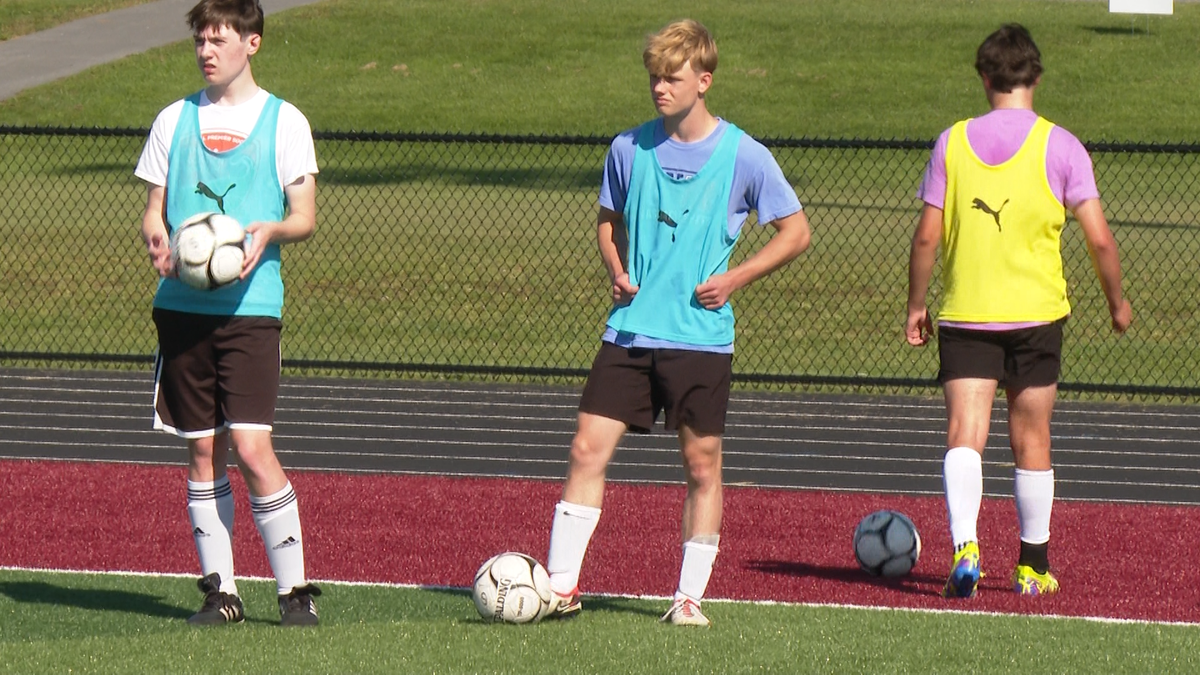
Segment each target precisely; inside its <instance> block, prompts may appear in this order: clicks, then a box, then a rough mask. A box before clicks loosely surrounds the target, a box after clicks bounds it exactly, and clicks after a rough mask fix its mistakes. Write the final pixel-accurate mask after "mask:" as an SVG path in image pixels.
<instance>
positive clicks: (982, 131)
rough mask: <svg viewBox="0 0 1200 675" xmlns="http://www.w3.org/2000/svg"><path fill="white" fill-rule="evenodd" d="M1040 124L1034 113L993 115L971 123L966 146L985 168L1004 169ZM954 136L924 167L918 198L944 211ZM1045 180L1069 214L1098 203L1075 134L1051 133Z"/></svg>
mask: <svg viewBox="0 0 1200 675" xmlns="http://www.w3.org/2000/svg"><path fill="white" fill-rule="evenodd" d="M1036 120H1037V113H1035V112H1034V111H1032V110H1020V109H1017V110H1012V109H1002V110H993V111H991V112H989V113H988V114H986V115H984V116H982V117H976V118H975V119H973V120H971V121H970V122H968V123H967V141H968V142H969V143H970V144H971V149H972V150H974V151H975V154H976V155H977V156H978V157H979V159H981V160H983V161H984V162H985V163H986V164H992V165H996V164H1002V163H1004V162H1006V161H1008V160H1009V159H1010V158H1011V157H1012V156H1013V155H1015V154H1016V153H1017V150H1018V149H1020V147H1021V144H1022V143H1024V142H1025V137H1026V136H1028V135H1029V130H1030V129H1032V128H1033V123H1034V121H1036ZM949 135H950V130H949V129H946V130H945V131H943V132H942V133H941V135H940V136H938V139H937V143H936V144H934V146H933V153H932V154H931V155H930V157H929V164H927V165H926V166H925V177H924V179H923V180H922V181H921V187H920V188H919V189H918V190H917V197H918V198H919V199H921V200H922V201H924V202H925V203H926V204H928V205H930V206H933V207H936V208H939V209H942V208H945V204H946V139H947V138H948V137H949ZM1046 180H1047V181H1048V182H1049V183H1050V190H1051V192H1053V193H1054V196H1055V197H1057V198H1058V201H1059V202H1061V203H1062V204H1063V205H1064V206H1066V207H1067V208H1068V209H1070V210H1072V211H1073V210H1075V207H1077V206H1079V205H1080V204H1082V203H1084V202H1086V201H1087V200H1089V199H1099V197H1100V191H1099V190H1097V189H1096V176H1095V173H1093V171H1092V158H1091V157H1089V156H1088V153H1087V149H1086V148H1084V147H1083V144H1082V143H1080V142H1079V139H1077V138H1075V136H1074V135H1073V134H1071V132H1069V131H1067V130H1066V129H1063V128H1062V127H1059V126H1056V127H1054V129H1053V130H1051V131H1050V140H1049V142H1048V146H1047V148H1046Z"/></svg>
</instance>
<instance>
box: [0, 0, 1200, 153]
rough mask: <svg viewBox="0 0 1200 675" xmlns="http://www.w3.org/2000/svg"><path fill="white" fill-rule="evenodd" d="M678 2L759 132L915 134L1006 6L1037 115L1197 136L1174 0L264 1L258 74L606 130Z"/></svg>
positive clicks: (1081, 128) (329, 111)
mask: <svg viewBox="0 0 1200 675" xmlns="http://www.w3.org/2000/svg"><path fill="white" fill-rule="evenodd" d="M681 16H691V17H694V18H696V19H699V20H701V21H703V22H705V23H706V24H707V25H708V26H709V27H710V28H711V29H712V30H713V32H714V34H715V35H716V38H717V42H718V46H719V47H720V50H721V65H720V67H719V68H718V71H717V78H716V85H715V86H714V88H713V91H712V93H711V94H710V99H709V102H710V106H711V107H712V109H713V110H715V111H717V112H718V113H719V114H721V115H724V116H726V117H728V118H729V119H732V120H735V121H737V122H738V123H739V124H740V125H742V126H743V127H744V128H746V129H747V130H748V131H750V132H751V133H752V134H755V135H758V136H819V137H826V136H833V137H868V138H892V137H906V138H921V139H925V138H931V137H932V136H933V135H935V134H936V133H937V132H938V131H940V130H941V129H942V128H944V127H945V126H947V125H948V124H949V123H950V122H952V121H954V120H955V119H958V118H960V117H964V116H967V115H973V114H979V113H981V112H983V111H984V110H985V108H986V102H985V101H984V98H983V93H982V90H981V88H980V86H979V82H978V78H977V76H976V75H975V73H974V70H973V67H972V64H973V62H974V50H975V48H976V47H977V46H978V44H979V42H980V41H982V39H983V38H984V37H985V36H986V35H987V33H989V32H990V31H991V30H994V29H995V28H996V27H998V26H999V25H1000V24H1001V23H1003V22H1006V21H1020V22H1023V23H1025V24H1026V25H1028V26H1029V27H1030V29H1031V30H1032V31H1033V34H1034V37H1035V39H1036V40H1037V41H1038V43H1039V45H1040V46H1041V48H1042V52H1043V54H1044V60H1045V65H1046V68H1047V72H1046V75H1045V77H1044V82H1043V86H1042V87H1041V89H1040V90H1039V94H1038V105H1039V108H1040V109H1041V110H1042V112H1043V113H1044V114H1046V115H1047V116H1049V117H1050V118H1051V119H1053V120H1055V121H1057V122H1059V123H1060V124H1063V125H1065V126H1067V127H1068V128H1070V129H1073V130H1074V131H1076V132H1077V133H1078V134H1079V135H1080V136H1081V137H1082V138H1084V139H1092V140H1099V139H1136V140H1159V141H1180V140H1190V139H1194V138H1195V129H1194V125H1192V124H1191V122H1190V120H1191V117H1192V112H1193V107H1194V105H1193V98H1194V97H1193V95H1192V92H1194V91H1196V90H1197V89H1198V88H1200V71H1197V70H1196V69H1195V68H1194V67H1193V62H1194V61H1195V58H1196V50H1197V48H1196V43H1195V39H1194V36H1195V35H1196V33H1197V31H1198V29H1200V6H1198V5H1194V4H1190V3H1178V4H1177V6H1176V7H1175V14H1174V15H1173V16H1170V17H1152V18H1148V19H1145V20H1144V23H1143V22H1142V21H1139V22H1136V23H1131V21H1130V18H1129V16H1127V15H1112V14H1109V13H1108V11H1107V5H1106V4H1105V3H1102V2H1061V1H1021V0H989V1H988V2H978V1H973V0H816V1H810V2H794V1H793V0H751V1H749V2H741V3H728V2H724V1H723V0H699V1H695V2H687V3H684V2H679V1H677V0H669V1H666V2H659V3H647V2H640V1H638V0H578V1H576V2H572V3H571V5H570V8H569V9H568V8H566V7H565V6H563V5H562V3H560V2H557V1H556V0H509V1H506V2H475V1H473V0H326V1H325V2H320V3H317V4H314V5H309V6H305V7H300V8H297V9H294V10H289V11H287V12H283V13H280V14H277V15H273V16H272V17H270V18H269V19H268V22H267V29H266V35H265V38H264V43H263V51H262V53H261V54H260V55H259V56H258V57H256V61H255V73H256V75H257V77H258V79H259V81H260V82H261V83H262V84H263V85H264V86H266V87H267V88H269V89H271V90H272V91H274V92H276V93H278V94H280V95H282V96H284V97H285V98H287V99H288V100H291V101H293V102H295V103H296V104H297V105H298V106H299V107H300V109H301V110H304V111H305V112H306V113H307V114H308V115H309V117H310V119H311V121H312V123H313V126H314V128H316V129H321V130H351V129H355V130H377V131H385V130H402V131H464V132H472V131H476V132H492V133H522V134H524V133H532V134H538V133H550V134H557V133H583V134H612V133H615V132H617V131H619V130H621V129H623V128H626V127H629V126H632V125H634V124H636V123H638V122H640V121H642V120H643V119H644V118H646V117H648V116H650V115H652V114H653V110H652V108H651V107H650V106H649V104H648V90H647V81H646V75H645V73H644V71H643V69H642V66H641V58H640V56H641V49H642V46H643V39H644V36H645V35H646V34H647V33H650V32H653V31H654V30H656V29H657V28H659V27H661V26H662V25H663V24H665V23H666V22H668V21H669V20H671V19H675V18H679V17H681ZM1134 26H1137V30H1136V31H1135V30H1132V28H1133V27H1134ZM1146 28H1149V32H1147V30H1146ZM200 82H201V81H200V79H199V77H198V75H197V73H196V68H195V64H194V62H193V58H192V53H191V49H190V47H189V45H188V43H187V42H186V41H184V42H180V43H177V44H174V45H171V46H169V47H164V48H161V49H155V50H152V51H150V52H148V53H146V54H142V55H138V56H133V57H130V58H127V59H124V60H122V61H120V62H118V63H115V64H109V65H104V66H98V67H96V68H94V69H92V70H90V71H88V72H86V73H83V74H80V75H77V76H75V77H71V78H67V79H65V80H62V81H60V82H57V83H53V84H49V85H46V86H43V87H40V88H38V89H35V90H32V91H30V92H26V93H23V94H22V95H20V96H18V97H16V98H15V99H13V100H10V101H5V102H2V103H0V124H61V125H70V126H87V127H90V126H120V127H144V126H147V125H149V123H150V121H151V120H152V119H153V117H154V115H155V113H156V112H157V111H158V110H159V109H160V108H162V107H163V106H164V105H166V104H167V103H169V102H170V101H172V100H173V99H175V98H178V97H180V96H182V95H185V94H187V93H190V92H191V91H193V90H195V89H198V88H199V85H200ZM68 102H69V103H68Z"/></svg>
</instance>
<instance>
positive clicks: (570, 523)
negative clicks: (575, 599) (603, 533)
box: [546, 501, 600, 595]
mask: <svg viewBox="0 0 1200 675" xmlns="http://www.w3.org/2000/svg"><path fill="white" fill-rule="evenodd" d="M599 522H600V509H598V508H595V507H593V506H582V505H580V504H570V503H568V502H563V501H560V502H559V503H558V504H556V505H555V506H554V523H553V524H552V525H551V526H550V554H549V555H548V556H547V557H546V571H547V572H549V573H550V588H551V590H553V591H554V592H555V593H558V594H559V595H569V594H570V593H572V592H573V591H575V590H577V589H578V587H579V570H580V568H582V567H583V556H584V554H585V553H587V547H588V543H590V542H591V540H592V533H593V532H595V531H596V524H597V523H599Z"/></svg>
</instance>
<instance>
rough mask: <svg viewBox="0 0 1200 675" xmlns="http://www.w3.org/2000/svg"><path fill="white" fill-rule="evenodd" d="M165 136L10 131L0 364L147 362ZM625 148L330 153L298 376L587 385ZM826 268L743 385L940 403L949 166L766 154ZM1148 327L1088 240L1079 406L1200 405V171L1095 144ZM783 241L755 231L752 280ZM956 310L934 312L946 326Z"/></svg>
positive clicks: (746, 335)
mask: <svg viewBox="0 0 1200 675" xmlns="http://www.w3.org/2000/svg"><path fill="white" fill-rule="evenodd" d="M145 136H146V131H145V130H139V129H104V130H81V129H48V128H0V232H3V244H2V248H0V296H2V298H3V304H2V306H0V362H9V363H14V362H29V361H50V362H61V361H68V362H70V361H92V362H107V363H119V362H132V363H139V362H147V361H148V360H149V359H150V355H151V354H152V352H153V349H154V343H155V335H154V329H153V325H152V323H151V321H150V302H151V299H152V297H153V292H154V285H155V275H154V271H153V269H152V268H151V267H150V265H149V263H148V260H147V257H146V253H145V249H144V246H143V245H142V243H141V240H140V237H139V228H138V223H139V222H140V217H141V210H142V207H143V205H144V199H145V188H144V186H143V185H142V184H141V182H140V181H138V180H137V179H136V178H134V176H133V174H132V172H133V167H134V165H135V163H136V161H137V157H138V154H139V153H140V150H141V146H142V143H143V141H144V139H145ZM608 142H609V139H608V138H601V137H581V138H575V137H571V138H547V137H500V136H481V135H436V134H354V133H320V134H317V156H318V161H319V163H320V165H321V173H320V176H319V177H318V193H317V208H318V225H317V233H316V234H315V235H314V237H313V238H312V239H311V240H309V241H307V242H304V243H303V244H299V245H294V246H289V247H285V249H284V277H285V280H286V283H287V286H288V295H287V304H286V306H285V309H284V325H285V329H284V331H285V332H284V357H285V366H288V367H293V368H304V369H320V370H331V371H360V372H361V371H364V370H366V371H371V370H374V371H388V372H405V373H415V374H448V373H449V374H454V373H457V374H466V375H468V376H485V377H486V376H497V375H499V376H509V375H516V376H528V377H533V378H538V377H553V378H558V377H568V378H570V377H576V376H580V375H583V374H585V373H586V369H587V368H588V366H589V365H590V363H591V358H592V357H593V356H594V354H595V351H596V348H597V346H598V340H599V335H600V333H601V331H602V329H603V324H604V319H605V316H606V313H607V309H608V284H607V280H606V277H605V274H604V272H603V269H602V266H601V264H600V262H599V256H598V253H597V249H596V244H595V229H594V222H595V214H596V211H597V206H596V194H597V191H598V186H599V184H600V174H601V168H602V164H603V160H604V154H605V151H606V150H607V146H608ZM764 142H765V144H766V145H767V146H768V147H770V148H771V149H772V151H773V152H774V154H775V156H776V158H777V159H778V161H779V163H780V165H781V166H782V168H783V171H784V173H785V175H787V177H788V179H789V180H790V181H791V182H792V184H793V185H794V186H795V188H796V192H797V194H798V195H799V196H800V199H801V201H802V202H803V203H804V205H805V208H806V211H807V213H808V216H809V219H810V221H811V223H812V226H813V244H812V246H811V248H810V249H809V251H808V252H807V253H805V254H804V255H803V256H801V257H800V258H799V259H797V260H796V261H795V262H794V263H792V264H791V265H790V266H788V267H785V268H784V269H782V270H780V271H779V272H776V273H775V274H774V275H772V276H770V277H767V278H766V279H763V280H761V281H760V282H758V283H756V284H754V285H752V286H750V287H748V288H746V289H743V290H742V291H741V292H739V294H737V295H736V296H735V298H734V300H733V303H734V309H735V312H736V314H737V317H738V342H737V354H736V356H735V359H734V369H735V373H736V377H737V379H738V380H739V381H741V382H743V383H758V384H768V385H778V386H781V387H812V386H833V387H839V388H848V389H856V390H860V391H870V390H872V389H876V388H880V387H883V388H895V387H900V388H905V387H915V388H923V387H928V386H930V385H931V384H932V382H933V379H932V378H933V377H934V375H935V373H936V370H937V354H936V348H933V347H929V348H924V349H914V348H912V347H909V346H908V345H907V344H906V343H905V342H904V339H903V321H904V305H905V298H906V293H907V265H908V250H909V241H910V237H911V233H912V230H913V227H914V226H915V224H916V220H917V216H918V213H919V209H920V204H919V202H918V200H917V199H916V198H915V196H914V194H915V190H916V186H917V183H918V182H919V180H920V177H921V172H922V170H923V168H924V164H925V162H926V160H927V158H928V153H929V144H928V143H926V142H909V141H830V140H809V139H780V140H767V141H764ZM1089 149H1090V150H1091V151H1092V157H1093V160H1094V162H1095V165H1096V175H1097V180H1098V182H1099V186H1100V191H1101V195H1102V196H1103V198H1104V201H1105V209H1106V213H1107V214H1108V216H1109V218H1110V221H1111V223H1112V226H1113V229H1114V232H1115V233H1116V236H1117V240H1118V242H1119V243H1120V245H1121V253H1122V258H1123V263H1124V269H1125V278H1126V288H1127V293H1128V295H1129V297H1130V298H1131V300H1132V302H1133V305H1134V313H1135V324H1134V327H1133V329H1132V330H1131V331H1130V332H1129V333H1127V334H1126V335H1125V336H1123V337H1117V336H1116V335H1115V334H1114V333H1113V332H1112V331H1111V329H1110V326H1109V318H1108V311H1107V309H1106V305H1105V302H1104V297H1103V294H1102V293H1101V292H1100V287H1099V283H1098V281H1097V280H1096V278H1095V275H1094V273H1093V271H1092V268H1091V263H1090V261H1089V259H1088V255H1087V251H1086V245H1085V243H1084V241H1083V238H1082V236H1081V234H1080V232H1079V228H1078V227H1074V226H1073V224H1070V223H1069V224H1068V226H1067V228H1066V229H1065V231H1064V237H1063V255H1064V260H1065V267H1066V271H1067V276H1068V284H1069V289H1070V293H1071V301H1072V305H1073V308H1074V312H1073V317H1072V319H1071V320H1070V321H1069V322H1068V324H1067V329H1066V332H1067V337H1066V347H1065V353H1064V365H1063V375H1062V379H1063V389H1065V390H1076V391H1091V392H1100V393H1111V394H1113V395H1118V396H1119V395H1129V394H1133V395H1141V396H1147V395H1148V396H1151V397H1157V398H1168V399H1172V398H1180V397H1185V398H1187V397H1195V396H1196V395H1197V394H1198V393H1200V340H1197V337H1196V336H1197V335H1198V334H1200V312H1198V308H1200V272H1198V266H1197V261H1198V260H1200V255H1198V253H1200V238H1198V236H1197V234H1198V233H1200V224H1198V220H1200V218H1198V216H1200V212H1198V209H1200V161H1198V160H1200V147H1196V146H1176V145H1146V144H1091V145H1090V146H1089ZM772 232H773V230H772V229H771V228H769V227H757V226H756V224H755V223H754V222H753V220H752V221H751V222H750V223H748V224H747V227H746V229H745V230H744V232H743V241H742V242H741V243H740V244H739V248H738V250H737V252H735V258H734V260H733V263H735V264H736V262H738V261H739V260H741V259H743V258H744V257H745V256H747V255H749V254H751V253H753V252H754V251H756V250H757V249H758V248H759V247H761V246H762V245H763V244H764V243H765V242H766V241H767V240H768V239H769V237H770V235H771V233H772ZM937 295H938V289H937V288H936V286H935V288H934V289H932V291H931V301H932V302H933V303H934V307H935V308H936V300H937Z"/></svg>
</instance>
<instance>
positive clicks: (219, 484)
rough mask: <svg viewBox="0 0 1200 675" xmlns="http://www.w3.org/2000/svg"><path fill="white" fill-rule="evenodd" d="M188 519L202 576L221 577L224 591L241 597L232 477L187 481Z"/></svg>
mask: <svg viewBox="0 0 1200 675" xmlns="http://www.w3.org/2000/svg"><path fill="white" fill-rule="evenodd" d="M187 496H188V505H187V506H188V520H189V521H190V522H191V524H192V539H194V540H195V542H196V553H198V554H199V556H200V576H208V575H210V574H212V573H213V572H216V573H217V574H219V575H221V591H222V592H223V593H230V594H232V595H237V583H236V582H235V581H234V579H233V489H232V488H231V487H230V486H229V476H221V478H219V479H218V480H216V481H213V482H207V481H205V482H196V481H190V480H189V481H188V482H187Z"/></svg>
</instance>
